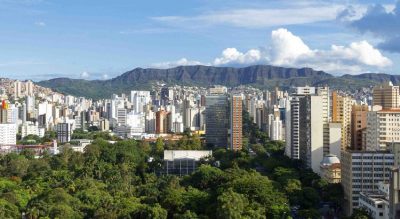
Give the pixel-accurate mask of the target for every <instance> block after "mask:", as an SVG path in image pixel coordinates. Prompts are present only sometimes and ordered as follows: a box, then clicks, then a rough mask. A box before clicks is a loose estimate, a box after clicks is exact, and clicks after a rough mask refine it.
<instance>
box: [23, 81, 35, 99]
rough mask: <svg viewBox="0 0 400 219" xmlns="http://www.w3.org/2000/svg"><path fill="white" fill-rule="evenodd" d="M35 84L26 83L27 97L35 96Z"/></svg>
mask: <svg viewBox="0 0 400 219" xmlns="http://www.w3.org/2000/svg"><path fill="white" fill-rule="evenodd" d="M33 86H34V85H33V82H32V81H27V82H26V83H25V95H26V96H33V95H34V93H33Z"/></svg>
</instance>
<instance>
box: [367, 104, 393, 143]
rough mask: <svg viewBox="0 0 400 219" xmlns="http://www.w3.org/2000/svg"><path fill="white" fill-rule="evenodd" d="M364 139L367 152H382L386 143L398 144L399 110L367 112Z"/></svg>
mask: <svg viewBox="0 0 400 219" xmlns="http://www.w3.org/2000/svg"><path fill="white" fill-rule="evenodd" d="M366 137H367V142H366V143H367V145H366V147H367V149H368V150H384V149H386V146H387V144H388V143H392V142H400V109H386V110H385V109H383V110H380V111H370V112H368V117H367V136H366Z"/></svg>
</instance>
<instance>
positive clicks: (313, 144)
mask: <svg viewBox="0 0 400 219" xmlns="http://www.w3.org/2000/svg"><path fill="white" fill-rule="evenodd" d="M322 101H323V97H322V96H305V97H304V98H301V99H300V110H299V117H300V125H299V127H300V128H299V129H300V130H299V138H300V159H301V160H303V161H304V163H305V165H306V167H308V168H311V169H312V170H313V171H314V172H315V173H320V162H321V161H322V159H323V156H324V151H323V145H324V135H323V134H324V133H323V132H324V129H323V127H324V118H323V108H322V107H321V103H322ZM292 128H293V127H292ZM328 144H329V142H328Z"/></svg>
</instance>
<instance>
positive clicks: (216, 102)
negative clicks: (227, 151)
mask: <svg viewBox="0 0 400 219" xmlns="http://www.w3.org/2000/svg"><path fill="white" fill-rule="evenodd" d="M228 129H229V103H228V97H227V96H225V95H208V96H206V142H207V144H209V145H213V146H214V147H223V148H227V147H228Z"/></svg>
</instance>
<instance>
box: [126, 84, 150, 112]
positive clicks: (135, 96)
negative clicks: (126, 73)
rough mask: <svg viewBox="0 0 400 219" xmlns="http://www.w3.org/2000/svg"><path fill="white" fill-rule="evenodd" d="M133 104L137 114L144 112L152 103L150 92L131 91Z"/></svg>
mask: <svg viewBox="0 0 400 219" xmlns="http://www.w3.org/2000/svg"><path fill="white" fill-rule="evenodd" d="M131 103H132V106H133V110H135V112H136V113H142V112H144V108H145V106H146V105H147V104H149V103H151V96H150V91H137V90H133V91H131Z"/></svg>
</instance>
